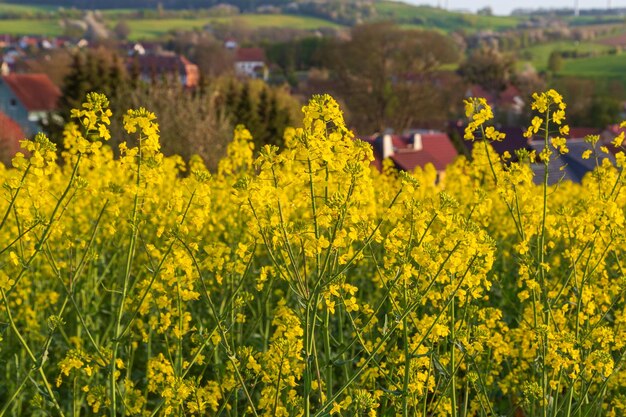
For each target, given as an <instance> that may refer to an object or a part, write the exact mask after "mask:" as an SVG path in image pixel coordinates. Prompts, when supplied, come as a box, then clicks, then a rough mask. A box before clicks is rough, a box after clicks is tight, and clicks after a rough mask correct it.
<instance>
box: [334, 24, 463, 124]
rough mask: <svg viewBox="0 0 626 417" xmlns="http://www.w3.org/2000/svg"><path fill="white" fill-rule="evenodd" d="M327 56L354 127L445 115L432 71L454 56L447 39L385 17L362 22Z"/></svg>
mask: <svg viewBox="0 0 626 417" xmlns="http://www.w3.org/2000/svg"><path fill="white" fill-rule="evenodd" d="M328 55H329V60H328V66H329V67H330V68H331V69H332V70H334V74H335V79H336V83H335V86H334V88H333V89H334V90H335V94H337V95H338V96H339V97H340V98H342V99H343V100H344V101H345V102H346V104H347V107H348V109H349V110H350V115H351V117H350V122H351V124H352V125H353V126H355V127H357V129H358V130H363V131H367V132H373V131H381V130H383V129H385V128H388V127H392V128H396V129H405V128H408V127H413V126H414V125H415V124H417V123H419V124H423V123H425V122H427V121H431V120H433V119H435V118H436V117H444V113H445V110H443V107H442V103H441V100H440V99H441V97H442V94H440V90H441V87H440V86H437V76H436V75H437V74H435V70H436V69H437V68H438V67H439V66H440V65H441V64H443V63H453V62H456V61H457V60H458V50H457V49H456V45H455V44H454V42H453V41H452V40H451V39H449V38H447V37H445V36H443V35H441V34H439V33H436V32H430V31H422V30H420V31H407V30H403V29H401V28H400V27H398V26H396V25H393V24H392V23H388V22H383V23H371V24H363V25H358V26H356V27H354V28H353V29H352V37H351V40H350V41H344V42H337V43H336V44H335V45H334V47H332V48H330V51H329V54H328Z"/></svg>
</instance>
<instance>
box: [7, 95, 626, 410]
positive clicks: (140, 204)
mask: <svg viewBox="0 0 626 417" xmlns="http://www.w3.org/2000/svg"><path fill="white" fill-rule="evenodd" d="M533 99H534V102H533V110H535V111H536V112H537V116H536V117H535V118H534V119H533V120H532V123H531V125H530V127H529V128H528V131H527V134H528V135H529V136H531V135H540V136H541V137H543V139H544V141H545V145H546V146H545V150H544V151H543V152H541V154H540V155H534V154H520V155H519V157H520V160H522V161H524V160H525V161H529V160H535V159H536V160H537V161H540V163H545V164H546V166H547V164H548V163H549V161H550V159H551V158H553V157H554V156H555V154H556V153H557V152H567V141H566V140H565V139H564V138H563V137H562V135H566V134H567V130H568V128H567V126H566V125H565V124H564V118H565V104H564V103H563V102H562V99H561V96H560V95H558V94H557V93H556V92H555V91H553V90H551V91H548V92H546V93H542V94H536V95H535V96H534V98H533ZM303 113H304V118H303V127H302V128H298V129H288V131H287V132H286V134H285V149H284V150H283V151H282V152H279V151H278V149H277V148H276V147H273V146H271V145H268V146H265V147H264V148H263V149H261V150H260V156H259V157H258V158H257V159H256V160H254V159H253V145H252V138H251V136H250V134H249V133H248V131H247V130H245V129H244V128H243V127H241V126H240V127H238V128H237V129H236V130H235V135H234V140H233V142H232V143H231V144H230V146H229V148H228V155H227V157H226V158H224V159H223V160H222V161H221V162H220V164H219V167H218V169H217V170H216V172H214V173H210V172H209V171H208V170H207V169H206V168H205V167H204V165H203V164H202V162H201V161H199V160H198V159H192V161H191V162H190V163H189V164H188V165H185V164H184V163H183V161H182V160H181V158H178V157H169V158H166V157H163V155H162V154H161V153H160V145H159V129H158V125H157V122H156V119H155V116H154V114H152V113H150V112H148V111H147V110H145V109H137V110H130V111H128V112H127V113H126V115H125V116H124V127H125V129H126V132H127V133H128V138H127V139H128V141H127V142H125V143H123V144H122V145H121V146H120V152H121V157H120V158H119V159H114V158H113V152H112V150H111V149H109V148H108V147H107V146H106V145H104V146H103V143H104V141H106V140H108V139H109V136H110V133H109V130H108V124H109V122H110V118H111V117H112V115H111V112H110V111H109V110H108V101H107V99H106V98H105V97H104V96H101V95H98V94H90V95H88V97H87V102H86V103H85V104H84V105H83V107H82V108H81V109H78V110H74V111H73V112H72V117H73V122H72V123H70V124H68V125H67V127H66V129H65V142H64V147H65V149H64V151H63V158H64V163H63V164H57V162H56V161H55V159H56V155H57V152H56V149H55V146H54V145H53V144H52V143H51V142H50V141H49V140H48V139H47V138H46V137H45V136H44V135H38V136H37V137H36V138H35V139H34V140H33V141H24V142H23V147H24V149H25V153H24V154H19V155H18V156H17V157H16V158H15V159H14V161H13V168H7V169H2V170H0V178H1V180H2V182H3V183H4V187H3V190H2V197H3V198H2V200H1V201H0V216H1V217H0V296H1V304H2V309H1V310H0V363H1V367H0V369H2V378H0V405H1V407H0V415H2V416H4V415H6V416H22V415H48V414H51V415H67V416H70V415H72V416H78V415H110V416H116V415H128V416H134V415H137V416H155V415H161V416H168V415H223V416H242V415H255V416H258V415H263V416H307V417H309V416H311V415H314V416H323V415H329V414H331V415H344V416H357V415H369V416H377V415H378V416H396V415H402V416H409V415H411V416H415V415H442V416H443V415H454V416H457V415H463V416H468V415H481V416H487V415H491V416H493V415H513V414H516V415H528V416H539V415H542V416H547V415H550V416H560V415H568V416H569V415H587V416H598V415H611V416H618V415H624V413H625V411H624V410H625V408H626V396H625V395H626V392H625V382H624V381H625V378H626V372H625V371H624V370H623V359H624V354H625V353H626V346H625V344H624V341H625V340H626V338H625V337H626V334H624V332H626V327H625V326H624V317H625V315H624V309H625V308H626V303H625V302H624V292H625V291H626V280H625V275H624V271H623V266H622V259H623V255H624V251H623V248H624V245H625V243H626V242H625V238H626V234H625V232H624V230H625V229H624V209H625V207H626V196H625V195H624V193H623V192H622V186H623V184H624V178H623V167H624V154H623V153H621V152H620V153H618V154H617V157H616V159H617V167H614V166H613V165H611V164H610V163H602V164H599V166H598V167H597V169H596V170H595V171H594V173H593V174H591V175H589V176H588V177H587V178H586V179H585V180H584V182H583V184H581V185H576V184H570V183H562V184H559V185H558V186H554V187H548V186H547V177H546V181H545V182H544V185H542V186H536V185H534V184H533V181H532V170H531V169H530V167H529V166H528V163H527V162H520V163H512V164H507V163H506V160H501V159H500V157H499V156H498V155H497V154H495V153H494V152H493V151H492V150H491V148H490V146H489V142H490V141H492V140H506V138H504V137H503V135H502V134H500V133H499V132H497V131H496V130H495V129H494V128H493V127H490V126H487V124H488V123H489V120H490V119H491V118H492V117H493V114H492V112H491V109H490V108H489V106H488V105H487V104H486V102H485V101H484V100H481V99H471V100H468V101H467V102H466V113H467V116H468V117H469V118H470V120H471V123H470V124H469V126H468V129H467V130H466V138H467V139H470V140H481V141H483V142H484V146H482V145H480V146H475V147H474V149H475V151H474V155H473V161H472V162H469V161H468V160H466V159H464V158H460V159H459V160H457V161H456V162H455V163H454V164H453V165H451V166H450V167H449V168H448V169H447V171H446V173H445V176H440V178H439V181H437V173H436V172H435V171H434V169H433V168H432V166H427V167H426V168H425V169H423V170H421V169H418V170H417V171H416V172H415V173H412V174H404V173H398V172H396V171H394V170H393V169H392V168H390V167H389V166H385V168H384V172H383V173H382V174H379V173H377V172H376V171H372V170H371V169H370V161H371V159H372V150H371V148H370V146H369V145H367V144H365V143H364V142H361V141H359V140H355V139H354V137H353V135H352V133H351V132H350V131H348V130H347V129H346V128H345V124H344V121H343V117H342V114H341V112H340V110H339V108H338V106H337V104H336V102H335V101H334V100H333V99H332V98H330V97H329V96H315V97H314V98H313V99H312V100H311V101H310V103H309V104H308V105H307V106H305V107H304V108H303ZM588 140H589V142H591V143H592V144H594V150H593V151H589V152H588V153H587V154H586V155H585V157H597V156H599V155H600V154H601V153H604V152H608V149H606V148H604V147H597V148H596V147H595V145H597V143H596V142H597V137H589V139H588ZM622 140H623V135H621V136H618V137H617V138H616V139H615V141H614V145H615V146H616V147H620V146H621V144H622ZM505 159H506V158H505ZM598 160H599V159H598ZM546 172H547V170H546Z"/></svg>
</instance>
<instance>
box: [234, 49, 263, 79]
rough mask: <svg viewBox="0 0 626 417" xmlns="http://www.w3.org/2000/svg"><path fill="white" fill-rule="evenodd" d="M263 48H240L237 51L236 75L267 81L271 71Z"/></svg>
mask: <svg viewBox="0 0 626 417" xmlns="http://www.w3.org/2000/svg"><path fill="white" fill-rule="evenodd" d="M266 62H267V61H266V59H265V52H264V51H263V49H261V48H238V49H237V50H236V51H235V73H236V74H237V75H239V76H243V77H250V78H259V79H262V80H267V78H268V76H269V71H268V68H267V63H266Z"/></svg>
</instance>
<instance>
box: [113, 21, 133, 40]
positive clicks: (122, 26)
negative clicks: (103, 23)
mask: <svg viewBox="0 0 626 417" xmlns="http://www.w3.org/2000/svg"><path fill="white" fill-rule="evenodd" d="M130 32H131V29H130V26H129V25H128V23H127V22H126V21H125V20H120V21H119V22H117V24H116V25H115V27H114V28H113V33H115V36H116V37H117V39H120V40H126V39H128V35H130Z"/></svg>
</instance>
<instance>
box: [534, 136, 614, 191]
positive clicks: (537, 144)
mask: <svg viewBox="0 0 626 417" xmlns="http://www.w3.org/2000/svg"><path fill="white" fill-rule="evenodd" d="M531 146H532V148H533V149H534V150H535V151H536V152H537V155H539V154H540V153H541V151H542V150H543V148H544V141H540V140H534V141H532V142H531ZM598 146H599V145H598ZM567 148H568V149H569V152H567V153H565V154H560V153H559V152H558V151H556V150H554V149H552V151H553V153H552V158H551V159H550V162H549V164H548V185H554V184H557V183H558V182H560V181H572V182H576V183H580V182H581V181H582V179H583V177H584V176H585V175H586V174H587V173H588V172H590V171H593V169H594V168H595V167H596V160H595V158H594V157H591V158H589V159H583V158H582V154H583V152H585V151H586V150H593V147H592V146H591V144H590V143H588V142H586V141H585V140H584V139H581V138H576V139H568V140H567ZM604 159H608V160H610V161H611V163H613V164H615V157H614V156H613V155H612V154H611V153H608V154H606V153H603V152H598V163H599V164H602V161H603V160H604ZM531 168H532V170H533V173H534V174H535V175H534V178H533V180H534V182H535V184H542V183H543V180H544V175H545V164H544V163H543V162H542V161H537V162H535V163H533V164H531Z"/></svg>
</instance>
